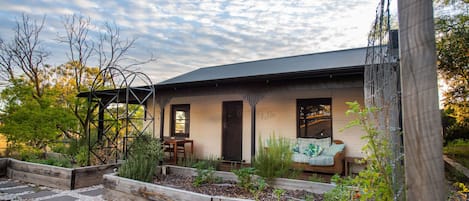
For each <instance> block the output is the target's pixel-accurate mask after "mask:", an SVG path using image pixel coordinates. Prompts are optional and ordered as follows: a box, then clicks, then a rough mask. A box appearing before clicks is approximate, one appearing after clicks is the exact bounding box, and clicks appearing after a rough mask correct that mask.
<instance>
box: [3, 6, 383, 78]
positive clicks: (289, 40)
mask: <svg viewBox="0 0 469 201" xmlns="http://www.w3.org/2000/svg"><path fill="white" fill-rule="evenodd" d="M377 4H378V1H376V0H374V1H373V0H346V1H343V0H342V1H333V0H286V1H283V0H258V1H251V0H232V1H229V0H207V1H205V0H204V1H197V0H174V1H167V0H166V1H163V0H129V1H126V0H119V1H90V0H68V1H64V0H37V1H33V0H30V1H27V0H2V1H0V37H1V38H3V39H9V38H10V37H11V34H12V28H13V26H14V25H15V21H16V19H19V18H20V17H21V14H22V13H25V14H27V15H29V16H31V17H32V18H34V19H38V20H40V19H41V18H42V17H43V16H44V15H46V22H45V26H44V30H43V32H42V35H41V39H42V41H43V44H44V45H45V47H46V48H47V50H49V51H50V52H51V54H52V55H51V57H50V58H48V60H47V63H49V64H52V65H59V64H61V63H64V62H66V60H67V57H66V56H65V53H66V47H65V46H64V45H63V44H59V43H58V42H57V41H56V39H57V35H60V34H63V30H64V29H63V25H62V19H63V17H64V16H65V15H72V14H77V15H83V16H88V17H90V18H91V21H92V23H93V24H95V25H102V24H103V23H105V22H110V23H113V22H114V23H116V24H117V25H118V26H119V27H120V31H121V35H122V36H123V37H126V38H133V37H136V38H137V42H136V44H135V47H134V48H133V49H131V51H130V56H131V57H133V58H136V59H140V60H144V59H145V58H148V57H149V56H150V55H151V54H153V55H154V56H155V57H156V59H157V60H156V61H155V62H151V63H148V64H145V65H142V66H140V67H139V69H138V70H139V71H141V72H144V73H146V74H147V75H149V76H150V77H151V78H152V81H153V82H154V83H157V82H160V81H163V80H165V79H168V78H171V77H174V76H177V75H179V74H182V73H186V72H189V71H191V70H194V69H197V68H200V67H207V66H214V65H221V64H229V63H236V62H243V61H252V60H258V59H267V58H274V57H283V56H291V55H299V54H308V53H314V52H323V51H330V50H337V49H347V48H355V47H364V46H366V45H367V34H368V32H369V30H370V27H371V24H372V22H373V20H374V17H375V9H376V5H377Z"/></svg>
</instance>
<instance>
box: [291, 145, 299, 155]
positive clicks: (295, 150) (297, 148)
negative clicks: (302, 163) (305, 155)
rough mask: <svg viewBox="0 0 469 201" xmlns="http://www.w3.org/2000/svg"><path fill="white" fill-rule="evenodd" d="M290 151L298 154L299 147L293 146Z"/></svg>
mask: <svg viewBox="0 0 469 201" xmlns="http://www.w3.org/2000/svg"><path fill="white" fill-rule="evenodd" d="M292 151H293V153H300V145H298V143H296V144H295V145H293V148H292Z"/></svg>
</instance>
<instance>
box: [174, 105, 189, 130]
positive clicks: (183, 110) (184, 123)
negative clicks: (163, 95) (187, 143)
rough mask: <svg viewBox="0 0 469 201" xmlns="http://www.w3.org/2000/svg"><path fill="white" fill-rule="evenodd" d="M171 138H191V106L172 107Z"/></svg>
mask: <svg viewBox="0 0 469 201" xmlns="http://www.w3.org/2000/svg"><path fill="white" fill-rule="evenodd" d="M171 111H172V112H171V119H172V123H171V136H181V137H182V136H184V137H189V114H190V105H188V104H184V105H172V107H171Z"/></svg>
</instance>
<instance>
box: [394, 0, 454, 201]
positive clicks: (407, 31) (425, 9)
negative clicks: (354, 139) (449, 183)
mask: <svg viewBox="0 0 469 201" xmlns="http://www.w3.org/2000/svg"><path fill="white" fill-rule="evenodd" d="M398 12H399V34H400V35H399V46H400V55H401V84H402V107H403V108H402V109H403V126H404V153H405V174H406V185H407V186H406V187H407V188H406V189H407V192H406V196H407V200H445V196H446V192H445V189H446V188H445V187H446V182H445V177H444V164H443V144H442V127H441V117H440V111H439V109H438V91H437V71H436V56H435V32H434V25H433V8H432V1H429V0H427V1H424V0H407V1H402V0H400V1H398Z"/></svg>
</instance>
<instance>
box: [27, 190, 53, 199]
mask: <svg viewBox="0 0 469 201" xmlns="http://www.w3.org/2000/svg"><path fill="white" fill-rule="evenodd" d="M55 194H57V193H54V192H52V191H39V192H36V193H31V194H26V195H20V197H21V198H23V199H33V198H40V197H46V196H51V195H55Z"/></svg>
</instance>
